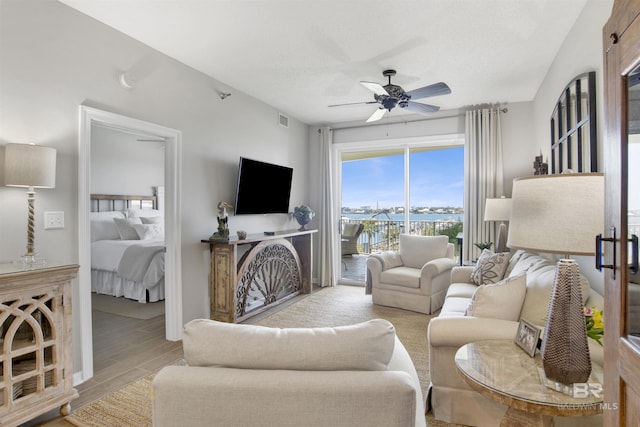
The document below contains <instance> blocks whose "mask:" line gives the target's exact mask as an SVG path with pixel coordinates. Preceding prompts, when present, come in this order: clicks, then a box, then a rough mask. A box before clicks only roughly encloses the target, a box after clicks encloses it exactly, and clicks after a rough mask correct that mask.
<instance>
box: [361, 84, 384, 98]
mask: <svg viewBox="0 0 640 427" xmlns="http://www.w3.org/2000/svg"><path fill="white" fill-rule="evenodd" d="M360 84H361V85H362V86H364V87H366V88H367V89H369V90H370V91H371V92H373V93H375V94H376V95H387V96H389V94H388V93H387V91H386V90H385V89H384V88H383V87H382V85H381V84H379V83H372V82H360Z"/></svg>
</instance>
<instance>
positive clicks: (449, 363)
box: [427, 251, 604, 427]
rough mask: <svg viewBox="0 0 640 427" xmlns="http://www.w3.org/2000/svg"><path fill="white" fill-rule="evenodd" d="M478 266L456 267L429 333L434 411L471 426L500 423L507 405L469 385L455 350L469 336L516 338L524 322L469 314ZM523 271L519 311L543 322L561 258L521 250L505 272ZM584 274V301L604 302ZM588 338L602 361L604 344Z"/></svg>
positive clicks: (599, 304)
mask: <svg viewBox="0 0 640 427" xmlns="http://www.w3.org/2000/svg"><path fill="white" fill-rule="evenodd" d="M472 271H473V267H471V266H469V267H466V266H464V267H455V268H454V269H453V270H452V272H451V286H450V287H449V290H448V291H447V296H446V300H445V302H444V305H443V307H442V311H441V312H440V314H439V315H438V317H436V318H434V319H431V321H430V323H429V328H428V331H427V338H428V345H429V370H430V375H431V384H430V387H429V396H428V398H427V406H428V407H430V408H431V410H432V411H433V415H434V417H435V419H437V420H440V421H446V422H449V423H457V424H465V425H469V426H482V427H485V426H498V425H500V419H501V418H502V416H503V415H504V413H505V411H506V409H507V408H506V406H504V405H501V404H498V403H497V402H495V401H493V400H490V399H487V398H485V397H483V396H482V395H480V394H478V393H477V392H475V391H473V390H472V389H471V388H469V386H467V384H466V383H465V382H464V381H463V380H462V378H461V377H460V374H459V373H458V372H457V369H456V366H455V362H454V355H455V353H456V351H457V350H458V348H460V347H461V346H462V345H464V344H467V343H469V342H473V341H479V340H483V339H509V340H513V338H514V337H515V335H516V330H517V327H518V324H519V322H518V321H513V320H505V319H499V318H491V317H474V316H465V311H466V310H467V307H468V306H469V303H470V301H471V298H472V296H473V294H474V292H475V291H476V289H478V286H477V285H475V284H472V283H470V282H471V280H470V279H471V273H472ZM522 273H526V293H525V294H524V302H523V303H522V306H521V309H520V316H519V317H520V318H522V319H525V320H527V321H529V322H531V323H533V324H535V325H537V326H538V327H540V328H543V327H544V319H545V317H546V315H547V309H548V306H549V299H550V297H551V290H552V287H553V280H554V276H555V262H554V261H553V260H550V259H548V258H545V257H543V256H540V255H537V254H533V253H529V252H524V251H517V252H515V253H514V254H513V256H512V257H511V259H510V260H509V262H508V264H507V267H506V272H505V274H504V277H511V278H512V280H516V278H517V277H518V276H520V275H521V274H522ZM582 279H583V280H582V285H583V286H582V296H583V302H584V305H585V306H588V307H591V306H595V307H598V308H603V306H604V301H603V298H602V296H600V295H599V294H598V293H596V292H595V291H594V290H593V289H591V288H590V286H589V282H588V281H587V279H586V278H584V277H583V278H582ZM503 308H504V309H507V307H496V308H495V310H496V313H497V312H498V311H500V312H502V311H503ZM517 312H518V311H517V309H516V313H517ZM496 317H498V315H497V314H496ZM588 341H589V350H590V353H591V358H592V361H593V362H594V363H598V364H599V365H601V366H602V365H603V360H604V352H603V349H602V347H600V345H599V344H597V343H596V342H595V341H593V340H591V339H589V340H588ZM589 422H593V420H585V421H584V422H582V424H580V423H578V424H575V425H587V424H588V423H589ZM600 423H601V421H600ZM596 424H597V422H596Z"/></svg>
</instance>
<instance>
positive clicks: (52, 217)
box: [44, 212, 64, 230]
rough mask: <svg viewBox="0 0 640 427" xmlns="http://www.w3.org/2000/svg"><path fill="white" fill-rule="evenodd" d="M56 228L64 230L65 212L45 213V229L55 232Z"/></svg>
mask: <svg viewBox="0 0 640 427" xmlns="http://www.w3.org/2000/svg"><path fill="white" fill-rule="evenodd" d="M56 228H64V212H45V213H44V229H45V230H53V229H56Z"/></svg>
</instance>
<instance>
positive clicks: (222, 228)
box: [210, 202, 233, 240]
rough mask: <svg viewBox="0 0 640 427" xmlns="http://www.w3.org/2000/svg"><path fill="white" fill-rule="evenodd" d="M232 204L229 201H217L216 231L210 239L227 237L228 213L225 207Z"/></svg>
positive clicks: (228, 207) (229, 207)
mask: <svg viewBox="0 0 640 427" xmlns="http://www.w3.org/2000/svg"><path fill="white" fill-rule="evenodd" d="M232 207H233V206H231V205H230V204H229V202H220V203H218V231H216V232H215V233H213V235H212V236H211V237H210V239H224V240H226V239H228V238H229V213H228V212H227V209H231V208H232Z"/></svg>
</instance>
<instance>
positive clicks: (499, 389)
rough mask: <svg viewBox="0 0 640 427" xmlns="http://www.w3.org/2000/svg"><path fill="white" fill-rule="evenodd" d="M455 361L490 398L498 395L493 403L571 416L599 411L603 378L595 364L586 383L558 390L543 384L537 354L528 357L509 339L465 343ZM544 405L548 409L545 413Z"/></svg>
mask: <svg viewBox="0 0 640 427" xmlns="http://www.w3.org/2000/svg"><path fill="white" fill-rule="evenodd" d="M455 362H456V366H457V367H458V370H459V371H460V372H461V373H462V374H463V375H464V376H466V377H467V378H468V379H470V380H472V381H473V382H475V383H477V384H479V385H481V386H482V387H483V388H486V389H487V390H488V391H490V392H493V393H494V396H495V395H498V397H499V399H497V400H501V401H502V403H505V404H510V403H511V402H513V401H519V402H523V403H525V404H526V403H531V404H533V405H536V406H540V407H542V409H541V410H542V411H543V412H548V413H549V414H552V415H560V414H561V413H565V412H566V413H568V414H571V411H572V410H573V411H575V410H579V411H580V412H583V414H586V413H593V414H596V413H600V412H601V410H602V401H603V399H602V398H603V394H604V393H603V390H602V384H603V379H604V378H603V371H602V368H601V367H600V366H599V365H596V364H592V369H591V376H590V377H589V381H588V383H587V384H579V385H577V386H574V387H570V386H569V387H564V390H560V389H559V386H560V385H557V384H555V383H551V382H550V381H548V380H547V385H545V383H544V381H545V380H546V378H544V370H543V368H542V360H541V358H540V354H539V353H536V355H535V357H530V356H529V355H528V354H526V353H525V352H524V351H523V350H522V349H521V348H520V347H518V346H517V345H516V344H515V343H514V342H513V341H510V340H486V341H478V342H474V343H469V344H466V345H464V346H462V347H460V349H458V351H457V353H456V355H455ZM552 387H556V388H557V389H558V390H556V389H553V388H552ZM492 397H493V396H492ZM500 397H502V398H503V399H500ZM545 406H548V407H549V408H548V409H549V410H548V411H545V409H544V407H545Z"/></svg>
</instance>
